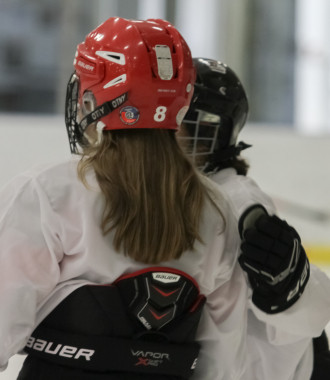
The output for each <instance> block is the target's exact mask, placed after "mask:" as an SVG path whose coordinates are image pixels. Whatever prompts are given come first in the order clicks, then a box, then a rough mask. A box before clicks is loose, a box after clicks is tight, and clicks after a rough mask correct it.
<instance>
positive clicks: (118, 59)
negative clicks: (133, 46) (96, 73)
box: [95, 50, 126, 65]
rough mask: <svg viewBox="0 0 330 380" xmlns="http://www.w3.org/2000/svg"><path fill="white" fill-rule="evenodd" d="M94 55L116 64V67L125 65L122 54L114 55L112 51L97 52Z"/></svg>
mask: <svg viewBox="0 0 330 380" xmlns="http://www.w3.org/2000/svg"><path fill="white" fill-rule="evenodd" d="M95 54H96V55H98V56H99V57H102V58H104V59H106V60H108V61H110V62H113V63H118V65H125V63H126V59H125V55H124V54H122V53H116V52H113V51H105V50H98V51H97V52H95Z"/></svg>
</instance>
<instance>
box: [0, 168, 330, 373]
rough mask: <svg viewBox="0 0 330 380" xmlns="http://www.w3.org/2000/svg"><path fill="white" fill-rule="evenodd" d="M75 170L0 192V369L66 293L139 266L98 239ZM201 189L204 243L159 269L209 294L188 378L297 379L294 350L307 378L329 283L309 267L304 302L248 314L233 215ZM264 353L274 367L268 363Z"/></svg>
mask: <svg viewBox="0 0 330 380" xmlns="http://www.w3.org/2000/svg"><path fill="white" fill-rule="evenodd" d="M76 166H77V162H76V161H69V162H64V163H61V164H56V165H50V166H47V167H44V168H42V169H38V170H32V171H30V172H28V173H25V174H22V175H20V176H18V177H16V178H15V179H14V180H13V181H11V182H10V183H9V184H8V185H7V186H5V187H4V188H3V189H2V191H1V192H0V305H1V307H0V366H3V367H4V366H5V364H6V362H7V361H8V359H9V358H10V357H11V356H12V355H14V354H15V353H17V352H19V351H20V350H22V349H23V348H24V346H25V344H26V341H27V339H28V337H29V336H30V334H31V333H32V331H33V330H34V329H35V327H36V326H37V325H38V323H40V322H41V321H42V320H43V318H44V317H45V316H46V315H48V314H49V313H50V312H51V311H52V310H53V309H54V308H55V306H57V305H58V304H59V303H60V302H61V301H62V300H63V299H64V298H65V297H66V296H67V295H68V294H70V293H71V292H72V291H73V290H75V289H77V288H78V287H80V286H82V285H85V284H91V283H96V284H106V283H112V282H113V281H114V280H116V279H117V278H118V277H119V276H121V275H123V274H125V273H132V272H134V271H136V270H139V269H142V268H145V267H147V265H145V264H142V263H137V262H136V261H134V260H132V259H130V258H129V257H127V256H125V255H123V254H122V253H120V252H116V251H115V249H114V247H113V244H112V238H113V234H112V233H109V234H108V235H106V236H103V234H102V232H101V229H100V227H99V226H100V220H101V215H102V210H103V207H104V201H103V197H102V195H101V193H100V190H99V187H98V185H97V183H96V181H95V178H94V176H93V175H92V174H90V175H89V177H88V181H89V183H90V184H91V188H89V189H87V188H86V187H84V186H83V184H82V183H81V182H80V181H79V180H78V179H77V175H76V169H77V168H76ZM203 178H204V177H203ZM203 181H204V182H205V185H206V186H207V187H208V189H209V191H210V193H211V194H212V195H211V196H212V199H213V202H214V203H211V202H207V203H206V205H205V208H204V211H203V216H202V221H201V227H200V234H201V238H202V240H203V243H199V242H196V244H195V247H194V250H193V251H187V252H185V253H184V254H183V255H182V256H181V258H180V259H179V260H176V261H170V262H164V263H162V265H164V266H169V267H173V268H176V269H179V270H182V271H185V272H187V273H188V274H189V275H190V276H192V277H193V278H195V280H196V281H197V282H198V284H199V286H200V289H201V292H202V293H203V294H205V295H206V296H207V303H206V305H205V308H204V311H203V314H202V318H201V322H200V326H199V328H198V334H197V340H198V341H199V342H200V343H201V345H202V349H201V355H200V361H199V365H198V366H197V369H196V373H195V374H194V376H193V378H194V379H197V380H236V379H237V380H250V379H251V380H252V379H253V380H265V379H267V380H275V379H276V380H278V379H281V380H286V379H290V380H291V379H298V377H294V376H293V374H294V371H295V370H296V366H297V361H295V362H293V363H291V358H290V359H289V360H287V359H285V358H284V359H283V357H282V356H281V354H282V353H281V351H279V350H277V347H278V346H282V345H284V347H289V346H286V345H289V344H292V345H294V347H295V349H297V350H298V351H299V352H300V353H301V354H299V357H300V358H305V360H301V363H300V365H301V368H302V369H303V370H304V371H307V372H303V371H302V372H301V374H300V377H299V380H305V379H306V380H307V379H308V378H309V374H310V372H311V366H312V363H311V362H312V356H311V345H310V342H311V337H313V336H317V335H320V334H321V332H322V330H323V329H324V327H325V325H326V323H327V322H328V320H329V319H330V298H329V296H328V295H329V293H330V286H329V281H328V279H327V278H326V276H325V275H324V276H323V274H322V273H321V272H317V270H316V268H314V269H313V270H312V275H311V279H310V281H309V283H308V285H307V286H306V289H305V292H304V295H303V296H302V297H301V298H300V299H299V301H298V302H297V303H296V304H295V305H293V306H292V307H291V308H290V309H289V310H288V311H286V312H283V313H280V314H278V315H271V316H270V315H267V314H265V313H263V312H261V311H259V310H258V309H257V308H255V307H254V306H253V304H252V303H251V289H250V288H249V285H248V282H247V281H246V277H245V274H244V272H243V271H242V270H241V268H240V266H239V264H238V261H237V258H238V255H239V245H240V239H239V236H238V231H237V220H236V219H235V218H234V217H233V214H234V212H235V211H234V210H233V208H232V205H231V203H230V202H229V201H228V200H226V199H225V198H224V197H223V195H222V194H221V192H220V189H221V187H220V186H218V185H216V184H215V183H214V182H213V181H210V180H209V179H207V178H204V179H203ZM217 208H219V209H220V210H221V213H222V215H221V214H220V213H219V212H218V209H217ZM314 271H316V272H317V273H316V274H315V275H314ZM284 349H285V348H284ZM290 354H292V353H291V352H288V357H289V356H290ZM270 355H273V356H272V358H273V361H269V360H266V359H267V358H268V357H269V356H270ZM277 357H279V358H280V359H281V360H282V359H283V360H285V362H284V363H283V362H278V361H277V360H276V359H277ZM264 359H265V360H264ZM290 366H291V367H292V368H291V372H290V371H289V370H288V368H289V367H290ZM278 367H281V369H283V376H282V372H279V369H278ZM274 373H276V374H277V375H274ZM279 373H280V375H279ZM284 373H285V374H284ZM288 373H291V377H289V376H287V374H288Z"/></svg>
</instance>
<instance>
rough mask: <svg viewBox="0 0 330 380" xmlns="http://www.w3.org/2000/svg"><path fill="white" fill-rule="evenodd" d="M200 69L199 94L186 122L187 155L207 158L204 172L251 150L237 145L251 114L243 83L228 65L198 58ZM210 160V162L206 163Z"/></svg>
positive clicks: (198, 71) (195, 62) (196, 94)
mask: <svg viewBox="0 0 330 380" xmlns="http://www.w3.org/2000/svg"><path fill="white" fill-rule="evenodd" d="M193 61H194V65H195V67H196V69H197V79H196V83H195V92H194V96H193V99H192V101H191V104H190V108H189V110H188V112H187V114H186V116H185V118H184V120H183V123H184V128H185V129H186V133H187V134H188V137H187V136H186V137H180V139H181V138H183V139H188V140H187V141H189V143H188V144H186V148H187V147H189V148H188V149H189V150H190V151H189V150H187V153H188V154H190V155H192V156H193V158H194V159H196V157H197V156H204V158H205V156H206V155H207V158H206V159H205V160H204V161H203V160H202V161H203V165H202V170H203V171H204V172H209V171H213V170H216V167H217V164H218V163H220V162H224V161H227V160H230V159H231V158H233V157H236V156H238V155H239V154H240V152H241V150H242V149H245V148H247V147H249V146H250V145H247V144H245V143H243V142H240V143H239V144H237V137H238V134H239V132H240V131H241V130H242V128H243V126H244V124H245V122H246V119H247V115H248V109H249V107H248V99H247V96H246V93H245V90H244V87H243V85H242V83H241V82H240V80H239V78H238V77H237V75H236V74H235V72H234V71H233V70H232V69H231V68H229V67H228V66H227V65H226V64H224V63H222V62H220V61H216V60H213V59H207V58H194V59H193ZM205 161H207V162H205Z"/></svg>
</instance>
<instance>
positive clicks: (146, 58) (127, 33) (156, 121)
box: [74, 18, 196, 130]
mask: <svg viewBox="0 0 330 380" xmlns="http://www.w3.org/2000/svg"><path fill="white" fill-rule="evenodd" d="M74 67H75V70H76V74H77V75H78V77H79V81H80V89H79V91H80V92H79V101H81V98H82V95H83V94H84V92H85V91H92V92H93V94H94V96H95V99H96V103H97V106H100V105H102V104H104V103H105V102H109V101H113V102H115V104H113V105H114V106H116V109H114V110H113V111H112V112H111V113H110V114H108V115H106V116H104V117H102V118H101V119H100V120H102V122H103V123H104V124H105V127H104V129H105V130H115V129H127V128H162V129H177V128H178V126H179V125H180V124H181V122H182V119H183V117H184V115H185V113H186V111H187V110H188V107H189V104H190V100H191V97H192V95H193V88H194V86H193V85H194V82H195V75H196V74H195V68H194V66H193V63H192V57H191V52H190V49H189V47H188V45H187V43H186V42H185V40H184V39H183V38H182V36H181V35H180V33H179V32H178V31H177V29H176V28H175V27H174V26H173V25H171V24H170V23H168V22H167V21H164V20H146V21H133V20H126V19H123V18H110V19H108V20H107V21H105V22H104V23H103V24H101V25H100V26H99V27H97V28H96V29H95V30H94V31H92V32H91V33H89V34H88V35H87V37H86V39H85V41H84V42H82V43H81V44H79V45H78V48H77V52H76V57H75V60H74ZM125 93H127V98H125V97H123V96H122V95H123V94H125Z"/></svg>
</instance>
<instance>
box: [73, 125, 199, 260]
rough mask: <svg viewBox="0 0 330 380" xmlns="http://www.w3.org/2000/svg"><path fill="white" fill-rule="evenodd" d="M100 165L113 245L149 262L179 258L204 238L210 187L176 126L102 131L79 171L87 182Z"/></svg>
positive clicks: (99, 176)
mask: <svg viewBox="0 0 330 380" xmlns="http://www.w3.org/2000/svg"><path fill="white" fill-rule="evenodd" d="M90 168H92V169H93V170H94V171H95V174H96V178H97V181H98V183H99V186H100V189H101V191H102V193H103V195H104V197H105V208H104V212H103V218H102V222H101V228H102V231H103V233H104V234H107V233H108V232H109V231H114V247H115V249H116V250H117V251H119V250H121V251H122V252H124V254H126V255H128V256H129V257H131V258H133V259H135V260H137V261H140V262H144V263H149V264H157V263H160V262H163V261H168V260H172V259H178V258H179V257H180V256H181V255H182V253H183V252H184V251H186V250H189V249H193V245H194V242H195V240H196V239H198V240H199V241H201V238H200V235H199V224H200V218H201V212H202V208H203V204H204V199H205V195H206V190H205V188H204V186H203V185H202V183H201V181H200V180H199V176H198V175H197V173H196V171H195V169H194V168H193V166H192V164H191V163H190V161H189V160H188V159H187V158H186V156H185V155H184V153H183V152H182V150H181V149H180V147H179V146H178V144H177V141H176V138H175V136H174V131H169V130H155V129H149V130H148V129H143V130H129V131H128V130H121V131H111V132H109V131H107V132H103V137H102V140H101V142H100V143H99V145H94V146H91V147H89V148H88V149H86V150H85V152H84V154H83V156H82V158H81V160H80V162H79V165H78V176H79V178H80V180H82V182H83V183H84V184H85V185H88V184H87V183H86V174H87V171H88V170H89V169H90Z"/></svg>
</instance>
